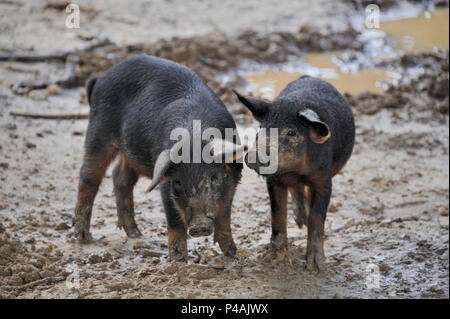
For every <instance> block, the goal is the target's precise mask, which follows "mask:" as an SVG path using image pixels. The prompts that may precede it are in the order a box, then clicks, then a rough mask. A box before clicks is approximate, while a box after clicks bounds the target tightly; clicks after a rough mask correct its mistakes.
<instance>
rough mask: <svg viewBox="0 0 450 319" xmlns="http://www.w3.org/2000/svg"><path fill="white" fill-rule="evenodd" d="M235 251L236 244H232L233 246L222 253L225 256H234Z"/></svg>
mask: <svg viewBox="0 0 450 319" xmlns="http://www.w3.org/2000/svg"><path fill="white" fill-rule="evenodd" d="M236 251H237V248H236V246H234V245H233V247H231V248H229V249H228V250H226V251H224V252H223V254H224V255H225V256H227V257H234V256H236Z"/></svg>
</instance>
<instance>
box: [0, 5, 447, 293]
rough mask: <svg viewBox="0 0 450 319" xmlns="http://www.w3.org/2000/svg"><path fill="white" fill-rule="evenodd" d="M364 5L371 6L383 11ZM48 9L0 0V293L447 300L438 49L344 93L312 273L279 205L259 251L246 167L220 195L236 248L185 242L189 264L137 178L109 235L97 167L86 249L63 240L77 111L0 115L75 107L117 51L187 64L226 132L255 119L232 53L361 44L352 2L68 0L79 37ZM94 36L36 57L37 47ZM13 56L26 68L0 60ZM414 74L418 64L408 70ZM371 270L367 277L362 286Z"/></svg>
mask: <svg viewBox="0 0 450 319" xmlns="http://www.w3.org/2000/svg"><path fill="white" fill-rule="evenodd" d="M378 2H379V3H380V4H381V7H382V9H384V6H386V7H387V6H391V5H392V1H378ZM61 3H63V4H64V2H58V1H50V2H49V1H33V2H32V3H25V2H12V1H0V15H1V24H0V29H1V30H2V32H1V35H0V53H1V54H0V56H4V57H5V56H9V58H5V59H3V61H1V62H0V181H1V183H0V297H3V298H17V297H18V298H111V297H112V298H448V297H449V282H448V275H449V270H448V266H449V249H448V247H449V242H448V241H449V228H448V227H449V217H448V210H449V207H448V201H449V168H448V165H449V131H448V130H449V118H448V114H449V113H448V111H449V96H448V87H449V80H448V59H449V58H448V49H447V50H444V51H435V52H427V53H417V54H409V55H399V56H394V57H392V58H390V59H388V60H385V61H383V62H382V63H383V64H384V66H389V67H392V68H395V69H396V70H397V72H400V74H401V75H402V77H401V80H400V81H399V83H398V84H397V85H396V86H395V87H390V88H388V89H387V91H386V92H384V93H383V94H374V93H370V92H362V93H360V94H359V95H349V94H346V98H347V99H348V101H349V104H350V105H351V106H352V109H353V111H354V114H355V120H356V127H357V138H356V145H355V149H354V153H353V155H352V158H351V160H350V161H349V163H348V164H347V166H346V167H345V168H344V170H343V171H342V172H341V173H340V174H339V175H338V176H336V177H335V178H334V180H333V183H334V188H333V197H332V200H331V205H330V208H329V212H328V217H327V221H326V227H325V228H326V230H327V239H326V242H325V253H326V255H327V269H326V270H325V271H324V272H322V273H319V274H317V273H312V272H309V271H307V270H306V269H305V268H304V266H305V261H304V255H305V248H306V239H305V235H306V230H305V229H298V227H297V226H296V224H295V222H294V220H293V216H292V209H290V211H289V219H288V235H289V242H290V243H289V250H288V253H287V256H286V258H285V259H284V260H282V261H279V260H273V259H272V257H271V256H270V255H268V254H267V249H266V248H267V243H268V242H269V237H270V208H269V200H268V195H267V192H266V189H265V184H264V181H263V179H262V178H260V177H258V176H257V175H256V174H255V173H254V172H252V171H250V170H248V169H245V170H244V174H243V178H242V182H241V184H240V185H239V187H238V190H237V192H236V196H235V200H234V203H233V212H232V214H233V215H232V231H233V234H234V238H235V241H236V244H237V246H238V253H237V256H236V258H227V257H224V256H222V255H221V253H220V249H219V247H218V246H217V245H214V244H213V242H212V238H211V237H208V238H206V237H205V238H200V239H194V238H191V239H189V242H188V245H189V253H190V261H189V262H188V263H187V264H184V263H171V262H169V261H168V258H167V254H168V252H167V239H166V233H167V229H166V221H165V216H164V213H163V209H162V205H161V199H160V196H159V193H158V192H153V193H151V194H150V195H147V194H146V193H145V188H146V187H147V186H148V185H149V182H150V181H149V180H146V179H141V180H140V181H139V182H138V184H137V187H136V188H135V193H134V194H135V210H136V219H137V222H138V225H139V226H140V229H141V231H142V233H143V237H142V238H141V239H137V240H131V239H128V238H127V237H126V235H125V233H124V232H123V231H122V230H119V229H117V227H116V219H117V218H116V211H115V199H114V196H113V192H112V179H111V169H110V170H108V173H107V176H106V178H105V180H104V182H103V184H102V186H101V189H100V191H99V194H98V195H97V199H96V203H95V205H94V212H93V220H92V227H91V232H92V234H93V237H94V242H93V243H92V244H89V245H79V244H78V243H77V242H75V240H74V239H73V238H72V236H71V234H72V229H71V225H72V223H71V220H72V216H73V208H74V205H75V201H76V191H77V183H78V171H79V168H80V165H81V158H82V148H83V140H84V134H85V130H86V127H87V120H86V119H78V120H45V119H29V118H22V117H14V116H12V115H11V114H10V112H31V113H40V114H69V113H73V114H87V112H88V111H89V107H88V106H87V102H86V97H85V94H84V89H83V88H82V87H81V86H82V85H83V84H84V81H85V80H86V79H87V78H88V77H90V76H93V75H95V74H98V73H100V72H102V71H104V70H105V69H107V68H108V67H110V66H111V65H113V64H114V63H116V62H117V61H119V60H121V59H123V58H125V57H127V56H129V55H131V54H135V53H148V54H155V55H158V56H162V57H166V58H171V59H173V60H175V61H178V62H181V63H184V64H186V65H188V66H189V67H191V68H192V69H194V70H195V71H197V72H198V73H199V74H200V75H201V76H202V77H204V78H205V79H206V80H207V82H208V83H209V84H210V85H211V87H212V88H213V89H214V90H215V91H216V92H217V93H218V94H219V95H220V96H221V98H222V99H223V100H224V102H225V103H226V104H227V107H228V108H229V109H230V111H231V112H232V113H233V115H234V116H235V118H236V119H237V121H238V122H239V123H240V125H241V127H245V126H247V125H255V123H253V122H252V121H251V119H250V117H249V116H248V114H246V113H245V112H244V110H243V109H242V107H241V106H239V105H238V103H237V101H236V100H235V99H234V97H233V96H232V95H231V93H230V87H236V86H242V85H243V84H242V83H241V82H242V79H241V78H240V77H239V76H236V75H235V73H233V70H236V69H237V68H239V66H240V61H242V60H252V61H256V62H259V63H282V62H286V61H287V60H289V59H290V58H292V57H295V56H300V55H302V54H304V52H311V51H319V52H321V51H329V50H337V49H340V50H348V51H349V52H357V51H358V50H362V48H364V45H365V43H364V41H363V40H361V39H360V38H359V37H358V35H359V34H360V30H358V29H357V28H354V26H352V25H351V24H350V23H349V20H350V18H351V17H352V16H357V15H358V14H361V11H360V10H361V8H360V6H361V3H362V2H360V1H333V2H332V4H330V2H326V1H312V0H311V1H304V2H300V1H298V2H297V1H270V0H265V1H246V2H245V4H244V2H242V1H234V0H233V1H227V5H226V6H225V5H224V4H220V3H218V2H210V1H202V2H196V1H183V4H180V3H178V2H175V1H173V2H172V1H170V2H164V1H151V2H150V1H147V2H144V1H142V2H139V5H136V6H133V7H130V6H126V5H124V4H120V3H119V2H114V1H112V2H108V3H106V1H99V2H95V4H88V2H87V1H80V2H79V3H80V6H81V14H82V15H81V17H82V20H81V28H80V29H78V30H68V29H66V28H64V20H65V17H66V16H65V13H64V6H63V5H61ZM274 3H276V6H275V5H274ZM437 4H439V5H447V6H448V3H446V2H445V1H437ZM331 14H332V15H333V18H334V19H333V21H330V19H328V17H329V16H330V15H331ZM173 36H176V37H175V38H173ZM105 39H107V41H105ZM96 43H97V44H98V43H100V45H99V46H95V47H91V49H89V50H85V51H82V52H79V51H72V54H69V55H64V54H63V55H59V56H58V57H56V58H54V59H53V60H52V61H48V60H46V59H43V58H42V56H40V55H42V54H48V53H54V52H66V51H70V50H74V49H77V48H87V47H89V46H90V45H92V44H96ZM17 54H21V55H25V56H27V57H29V56H30V55H33V56H38V59H41V58H42V61H40V62H35V63H24V62H20V59H17V58H16V59H14V58H11V57H12V56H13V55H17ZM39 56H40V58H39ZM25 60H26V59H25ZM418 67H420V68H422V69H423V70H424V72H422V73H421V74H420V75H414V76H413V75H411V74H412V73H411V72H410V70H411V69H414V68H418ZM413 74H416V73H414V72H413ZM221 75H227V76H228V77H227V78H228V82H224V81H221ZM30 83H31V84H33V85H34V87H33V85H31V86H30ZM51 83H57V85H50V84H51ZM80 85H81V86H80ZM37 88H40V89H37ZM371 270H375V273H373V272H371ZM368 276H369V277H368ZM373 276H375V277H373ZM77 278H78V279H77ZM370 278H375V279H376V280H375V282H376V281H377V280H378V283H379V286H376V285H375V287H373V286H371V285H369V286H367V285H366V281H367V280H368V279H370ZM77 284H79V285H77Z"/></svg>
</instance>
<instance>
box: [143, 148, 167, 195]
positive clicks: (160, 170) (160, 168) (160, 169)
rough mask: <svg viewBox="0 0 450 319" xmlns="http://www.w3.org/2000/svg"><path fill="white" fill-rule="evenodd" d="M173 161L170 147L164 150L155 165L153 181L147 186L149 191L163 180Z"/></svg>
mask: <svg viewBox="0 0 450 319" xmlns="http://www.w3.org/2000/svg"><path fill="white" fill-rule="evenodd" d="M171 164H172V161H171V160H170V149H168V150H165V151H162V152H161V154H159V156H158V159H157V160H156V163H155V167H154V169H153V178H152V183H151V185H150V186H149V188H147V193H149V192H151V191H152V190H153V189H154V188H155V187H156V186H158V184H159V183H160V182H161V181H162V180H163V178H164V175H165V174H166V172H167V170H168V169H169V167H170V165H171Z"/></svg>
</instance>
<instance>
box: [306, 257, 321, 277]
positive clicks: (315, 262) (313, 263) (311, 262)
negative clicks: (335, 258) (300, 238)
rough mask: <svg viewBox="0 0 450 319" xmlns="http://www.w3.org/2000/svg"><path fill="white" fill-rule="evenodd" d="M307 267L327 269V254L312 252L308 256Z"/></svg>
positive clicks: (310, 269)
mask: <svg viewBox="0 0 450 319" xmlns="http://www.w3.org/2000/svg"><path fill="white" fill-rule="evenodd" d="M306 269H308V270H309V271H317V272H319V271H322V270H324V269H325V256H324V255H323V254H321V253H312V254H310V255H309V256H307V257H306Z"/></svg>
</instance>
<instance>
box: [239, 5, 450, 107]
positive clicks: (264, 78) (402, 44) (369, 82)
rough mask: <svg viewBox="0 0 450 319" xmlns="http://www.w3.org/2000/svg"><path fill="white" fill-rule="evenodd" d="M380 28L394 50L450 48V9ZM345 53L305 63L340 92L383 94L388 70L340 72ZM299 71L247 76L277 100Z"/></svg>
mask: <svg viewBox="0 0 450 319" xmlns="http://www.w3.org/2000/svg"><path fill="white" fill-rule="evenodd" d="M380 29H381V30H383V31H384V32H386V34H387V36H388V37H389V38H391V39H392V40H394V41H395V43H396V44H395V49H396V50H399V51H403V52H408V53H415V52H424V51H431V50H433V49H434V48H441V49H445V48H448V47H449V10H448V9H437V10H436V11H435V12H432V13H430V12H423V13H422V14H420V15H419V16H418V17H416V18H411V19H401V20H395V21H389V22H383V23H381V25H380ZM342 53H343V52H342V51H336V52H328V53H312V54H308V55H307V56H306V57H305V62H306V63H307V64H309V65H311V66H313V67H316V68H319V69H321V70H323V71H324V72H321V73H323V75H321V76H319V77H320V78H322V79H324V80H326V81H328V82H330V83H331V84H332V85H334V86H335V87H336V88H337V89H338V90H339V91H340V92H342V93H344V92H348V93H351V94H358V93H361V92H363V91H370V92H374V93H382V92H383V87H382V81H385V80H391V79H392V77H393V76H395V75H394V74H392V72H389V71H387V70H385V69H371V70H364V71H359V72H357V73H347V72H342V71H340V69H339V67H338V66H337V65H336V64H335V63H334V62H333V57H334V56H339V55H341V54H342ZM301 75H302V74H301V73H299V72H284V71H264V72H258V73H252V74H247V75H245V76H244V77H245V79H246V80H247V81H248V82H249V83H250V84H251V85H252V87H253V92H254V93H256V94H257V95H262V96H264V97H265V98H274V97H275V96H277V95H278V94H279V93H280V92H281V91H282V90H283V89H284V88H285V87H286V85H287V84H288V83H290V82H292V81H293V80H295V79H297V78H298V77H300V76H301Z"/></svg>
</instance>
